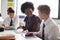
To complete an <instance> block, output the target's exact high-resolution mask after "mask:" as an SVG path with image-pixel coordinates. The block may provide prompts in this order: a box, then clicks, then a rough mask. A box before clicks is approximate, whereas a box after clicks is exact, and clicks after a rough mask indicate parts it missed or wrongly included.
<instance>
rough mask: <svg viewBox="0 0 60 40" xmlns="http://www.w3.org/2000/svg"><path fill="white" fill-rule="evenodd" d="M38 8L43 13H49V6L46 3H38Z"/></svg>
mask: <svg viewBox="0 0 60 40" xmlns="http://www.w3.org/2000/svg"><path fill="white" fill-rule="evenodd" d="M38 10H39V11H40V12H41V13H45V14H47V15H49V14H50V7H49V6H48V5H40V6H38Z"/></svg>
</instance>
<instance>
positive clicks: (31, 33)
mask: <svg viewBox="0 0 60 40" xmlns="http://www.w3.org/2000/svg"><path fill="white" fill-rule="evenodd" d="M25 36H33V32H28V33H27V34H26V35H25Z"/></svg>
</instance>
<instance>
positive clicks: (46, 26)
mask: <svg viewBox="0 0 60 40" xmlns="http://www.w3.org/2000/svg"><path fill="white" fill-rule="evenodd" d="M38 12H39V16H40V18H41V19H43V20H44V22H43V26H42V27H41V28H40V31H39V32H28V33H27V35H29V34H32V33H33V34H34V35H37V34H39V36H40V37H42V40H58V34H59V30H58V26H57V24H56V23H55V22H54V21H53V19H52V18H50V17H49V16H50V7H49V6H48V5H40V6H39V7H38Z"/></svg>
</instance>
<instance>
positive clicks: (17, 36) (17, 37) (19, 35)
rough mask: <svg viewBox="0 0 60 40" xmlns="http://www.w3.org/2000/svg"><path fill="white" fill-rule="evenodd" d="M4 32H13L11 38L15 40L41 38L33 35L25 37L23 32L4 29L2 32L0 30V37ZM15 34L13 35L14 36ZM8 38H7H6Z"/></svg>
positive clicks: (38, 39) (36, 39)
mask: <svg viewBox="0 0 60 40" xmlns="http://www.w3.org/2000/svg"><path fill="white" fill-rule="evenodd" d="M5 34H13V35H12V39H15V40H41V39H40V38H38V37H36V36H34V37H25V33H24V32H20V33H18V32H15V30H5V31H4V32H0V37H2V36H4V35H5ZM14 35H15V37H14ZM6 40H8V39H6Z"/></svg>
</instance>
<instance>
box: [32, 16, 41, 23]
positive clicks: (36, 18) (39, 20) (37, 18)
mask: <svg viewBox="0 0 60 40" xmlns="http://www.w3.org/2000/svg"><path fill="white" fill-rule="evenodd" d="M33 19H34V20H35V21H37V22H40V23H41V19H40V18H39V17H38V16H36V15H34V16H33Z"/></svg>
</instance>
